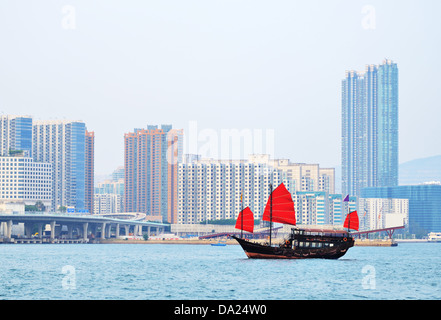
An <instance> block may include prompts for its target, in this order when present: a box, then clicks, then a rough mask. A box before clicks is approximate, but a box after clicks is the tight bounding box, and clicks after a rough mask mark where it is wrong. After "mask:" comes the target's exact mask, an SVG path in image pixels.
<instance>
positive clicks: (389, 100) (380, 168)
mask: <svg viewBox="0 0 441 320" xmlns="http://www.w3.org/2000/svg"><path fill="white" fill-rule="evenodd" d="M396 185H398V67H397V64H396V63H394V62H393V61H392V60H385V61H383V63H382V64H381V65H378V66H377V65H368V66H366V70H365V72H356V71H347V72H346V77H345V79H344V80H343V81H342V192H343V194H351V195H355V196H359V195H360V192H361V189H362V188H364V187H376V186H396Z"/></svg>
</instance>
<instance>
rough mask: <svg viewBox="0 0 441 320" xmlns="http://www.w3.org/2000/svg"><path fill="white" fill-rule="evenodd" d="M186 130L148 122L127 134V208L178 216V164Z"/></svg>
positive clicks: (171, 219) (170, 219)
mask: <svg viewBox="0 0 441 320" xmlns="http://www.w3.org/2000/svg"><path fill="white" fill-rule="evenodd" d="M182 148H183V130H176V129H172V126H171V125H162V126H161V128H160V129H159V128H158V126H151V125H149V126H147V129H135V131H134V132H131V133H127V134H125V135H124V168H125V174H124V188H125V192H124V197H125V198H124V208H125V211H127V212H142V213H146V214H148V215H153V216H162V219H163V221H168V222H170V223H175V222H176V218H177V165H178V162H180V161H181V159H182Z"/></svg>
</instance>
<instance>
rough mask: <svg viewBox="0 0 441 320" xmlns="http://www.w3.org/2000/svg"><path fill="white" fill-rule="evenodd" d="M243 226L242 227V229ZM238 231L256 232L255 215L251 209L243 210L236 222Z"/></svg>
mask: <svg viewBox="0 0 441 320" xmlns="http://www.w3.org/2000/svg"><path fill="white" fill-rule="evenodd" d="M242 216H243V225H242ZM241 226H242V227H241ZM236 229H239V230H240V229H241V230H243V231H248V232H251V233H253V231H254V215H253V212H252V211H251V209H250V208H249V207H246V208H245V209H243V210H242V211H241V212H240V213H239V216H238V217H237V221H236Z"/></svg>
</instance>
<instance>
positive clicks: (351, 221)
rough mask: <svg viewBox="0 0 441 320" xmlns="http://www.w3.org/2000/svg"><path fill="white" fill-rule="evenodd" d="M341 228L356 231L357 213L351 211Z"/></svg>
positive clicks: (357, 225) (357, 223)
mask: <svg viewBox="0 0 441 320" xmlns="http://www.w3.org/2000/svg"><path fill="white" fill-rule="evenodd" d="M343 227H345V228H348V229H352V230H357V231H358V227H359V222H358V214H357V211H352V212H351V213H350V214H348V215H347V216H346V220H345V224H344V225H343Z"/></svg>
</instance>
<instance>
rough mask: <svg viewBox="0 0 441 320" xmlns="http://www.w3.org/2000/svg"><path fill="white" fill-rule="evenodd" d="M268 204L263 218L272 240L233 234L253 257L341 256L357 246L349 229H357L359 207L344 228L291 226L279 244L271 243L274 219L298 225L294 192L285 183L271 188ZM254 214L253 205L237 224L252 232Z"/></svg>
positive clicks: (242, 213) (303, 257)
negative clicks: (268, 225) (254, 240)
mask: <svg viewBox="0 0 441 320" xmlns="http://www.w3.org/2000/svg"><path fill="white" fill-rule="evenodd" d="M270 189H271V194H270V197H269V199H268V202H267V204H266V207H265V211H264V213H263V217H262V219H263V220H264V221H269V222H270V236H269V243H266V244H260V243H255V242H251V241H249V240H246V239H244V238H243V234H242V231H241V237H240V238H239V237H236V236H231V237H232V238H234V239H236V240H237V242H239V244H240V245H241V247H242V249H243V250H244V251H245V253H246V255H247V256H248V258H252V259H308V258H321V259H338V258H340V257H341V256H343V255H344V254H345V253H346V252H347V251H348V249H349V248H350V247H352V246H354V238H353V237H351V234H350V231H349V230H350V229H354V230H358V225H359V222H358V215H357V211H354V212H351V213H349V214H348V215H347V216H346V220H345V223H344V227H345V228H347V231H344V230H323V229H301V228H298V227H294V228H292V229H291V233H290V235H289V237H288V238H287V239H286V240H285V241H283V242H282V243H280V244H272V243H271V233H272V223H273V222H278V223H283V224H289V225H293V226H295V225H296V218H295V211H294V202H293V201H292V197H291V194H290V193H289V191H288V190H287V189H286V187H285V186H284V184H283V183H282V184H281V185H279V186H278V187H277V188H276V189H275V190H274V191H272V185H270ZM345 201H346V199H345ZM253 226H254V218H253V213H252V212H251V210H250V208H248V207H247V208H245V209H244V210H242V211H241V212H240V214H239V216H238V218H237V222H236V228H237V229H240V230H243V231H248V232H251V233H252V232H253Z"/></svg>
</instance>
